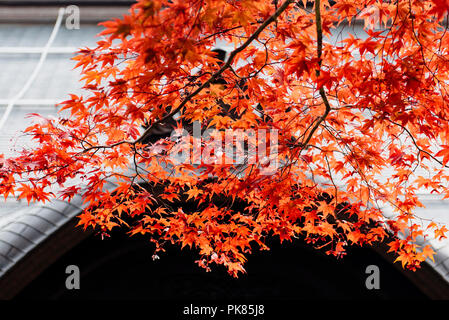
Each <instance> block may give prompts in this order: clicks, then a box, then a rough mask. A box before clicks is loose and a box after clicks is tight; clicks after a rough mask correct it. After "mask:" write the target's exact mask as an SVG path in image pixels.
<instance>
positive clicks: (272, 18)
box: [134, 0, 294, 144]
mask: <svg viewBox="0 0 449 320" xmlns="http://www.w3.org/2000/svg"><path fill="white" fill-rule="evenodd" d="M293 2H294V0H286V1H285V2H284V3H283V4H282V5H281V6H280V7H279V8H278V9H277V10H276V11H275V12H274V13H273V15H271V16H270V17H269V18H268V19H267V20H265V21H264V22H263V23H262V24H261V25H260V26H259V28H257V30H256V31H255V32H254V33H253V34H252V35H251V36H250V37H249V38H248V39H247V40H246V41H245V43H243V44H242V45H241V46H240V47H238V48H237V49H235V50H234V51H232V52H231V54H230V55H229V59H228V61H226V63H224V64H223V66H222V67H221V68H220V70H218V71H217V72H215V73H214V74H213V75H212V77H210V78H209V80H207V81H206V82H204V83H203V84H202V85H201V86H199V87H198V88H197V89H196V90H195V91H193V92H192V93H190V94H189V95H188V96H187V97H186V98H185V99H184V100H183V101H182V102H181V103H180V104H179V106H178V107H176V108H175V109H174V110H172V111H171V112H170V113H169V114H167V115H166V116H164V117H163V118H161V119H159V120H157V121H155V122H153V123H152V124H151V125H150V126H149V127H148V128H147V129H146V130H145V131H144V132H143V134H142V135H141V136H140V137H139V138H138V139H137V140H136V141H135V142H134V144H136V143H139V142H142V141H143V140H145V138H147V137H148V135H150V133H151V129H152V128H153V127H154V126H155V125H156V124H158V123H161V122H163V121H165V120H167V119H168V118H170V117H172V116H173V115H175V114H176V113H177V112H178V111H179V110H181V109H182V108H183V107H184V106H185V105H186V104H187V102H189V101H190V100H192V98H193V97H195V96H196V95H197V94H199V93H200V92H201V91H202V90H203V89H204V88H206V87H208V86H209V85H210V84H211V83H212V82H213V81H214V80H215V79H217V78H218V77H219V76H220V75H221V74H222V73H223V72H224V71H225V70H226V69H228V68H229V67H230V66H231V64H232V61H233V60H234V58H235V56H236V55H237V54H238V53H240V52H241V51H243V50H244V49H245V48H246V47H248V46H249V45H250V44H251V42H253V41H254V40H256V39H257V38H258V37H259V35H260V34H261V33H262V31H263V30H265V28H266V27H267V26H268V25H270V24H271V23H272V22H274V21H276V19H277V18H278V17H279V16H280V15H281V13H282V12H284V11H285V10H286V9H287V7H288V6H289V5H290V4H291V3H293Z"/></svg>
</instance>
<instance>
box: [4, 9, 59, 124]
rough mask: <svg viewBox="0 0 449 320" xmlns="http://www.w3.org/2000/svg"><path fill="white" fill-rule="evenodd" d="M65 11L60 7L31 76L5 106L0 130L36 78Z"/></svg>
mask: <svg viewBox="0 0 449 320" xmlns="http://www.w3.org/2000/svg"><path fill="white" fill-rule="evenodd" d="M64 13H65V8H60V9H59V11H58V18H57V19H56V23H55V25H54V27H53V31H52V32H51V35H50V38H48V41H47V44H46V45H45V47H44V49H43V51H42V54H41V57H40V59H39V62H38V63H37V65H36V67H35V68H34V70H33V73H32V74H31V76H30V77H29V78H28V80H27V82H26V83H25V85H24V86H23V87H22V89H21V90H20V92H19V93H18V94H17V95H16V96H15V97H14V98H12V99H11V100H10V101H9V104H8V106H7V107H6V110H5V113H4V114H3V116H2V118H1V119H0V131H2V130H3V127H4V125H5V123H6V120H8V117H9V114H10V113H11V111H12V109H13V107H14V104H15V103H16V101H17V100H19V99H20V98H22V96H23V95H24V94H25V93H26V92H27V91H28V89H29V88H30V86H31V84H32V83H33V82H34V80H35V79H36V77H37V75H38V74H39V71H40V69H41V68H42V65H43V64H44V62H45V59H46V58H47V55H48V51H49V49H50V47H51V45H52V43H53V41H54V40H55V38H56V35H57V34H58V31H59V27H60V26H61V22H62V18H63V16H64Z"/></svg>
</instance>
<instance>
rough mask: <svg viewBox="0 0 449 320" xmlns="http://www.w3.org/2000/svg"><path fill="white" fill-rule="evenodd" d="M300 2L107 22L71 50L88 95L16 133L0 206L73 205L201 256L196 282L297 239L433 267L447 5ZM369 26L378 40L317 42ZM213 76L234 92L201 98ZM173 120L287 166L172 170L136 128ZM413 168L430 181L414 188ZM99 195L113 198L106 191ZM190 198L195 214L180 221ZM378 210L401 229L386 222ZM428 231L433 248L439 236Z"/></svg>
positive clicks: (438, 1) (86, 216) (2, 170)
mask: <svg viewBox="0 0 449 320" xmlns="http://www.w3.org/2000/svg"><path fill="white" fill-rule="evenodd" d="M306 2H307V1H303V3H301V1H299V2H298V3H296V2H294V1H291V0H286V2H283V3H281V2H279V3H278V2H277V1H267V0H240V1H234V0H182V1H181V0H171V1H168V0H140V1H138V2H137V3H136V4H135V5H133V6H132V8H131V10H130V12H129V14H128V15H127V16H125V17H123V18H122V19H116V20H114V21H108V22H105V23H103V26H104V27H105V30H104V31H103V32H102V33H101V35H103V36H104V37H103V38H102V40H99V41H98V42H97V47H96V48H93V49H91V48H85V49H82V50H80V51H79V55H78V56H77V57H76V58H75V60H76V61H77V67H78V68H80V69H81V71H82V74H83V77H82V81H84V82H85V86H84V88H85V89H86V91H87V92H88V94H86V95H85V96H76V95H71V96H70V99H69V100H67V101H65V102H63V103H62V104H61V105H62V108H61V110H66V112H67V111H69V112H70V115H68V116H66V117H63V116H62V115H61V117H60V118H58V119H53V120H52V119H43V120H42V119H41V121H39V122H38V123H36V124H34V125H32V126H30V127H29V128H28V129H27V130H26V134H28V135H30V136H31V137H32V138H33V139H34V140H35V141H36V142H37V143H38V146H37V147H35V148H32V149H27V150H23V151H22V152H21V153H20V155H18V156H17V157H15V158H11V159H4V158H1V159H0V181H1V185H0V193H1V194H3V195H4V196H5V197H6V196H8V194H14V193H16V194H18V196H19V198H26V199H27V200H28V201H45V200H48V199H50V198H52V197H57V196H59V197H61V198H62V199H68V200H70V199H71V198H72V197H73V196H75V195H76V194H80V193H82V194H83V197H84V200H85V202H86V203H88V207H87V208H86V210H85V211H84V212H83V213H82V214H81V215H80V224H81V225H83V226H84V227H85V228H87V227H89V226H92V227H94V228H98V229H99V230H101V232H103V233H105V234H106V233H107V232H109V231H110V230H111V229H112V228H114V227H123V228H129V230H130V233H131V234H138V233H141V234H145V235H147V236H148V237H149V238H150V239H152V241H154V242H155V244H156V247H157V250H163V245H164V243H167V242H168V243H173V244H179V245H180V246H181V247H184V246H190V247H194V248H197V249H198V251H199V254H200V255H201V257H200V259H199V260H198V263H199V264H200V265H201V266H203V267H205V268H209V266H210V265H211V264H213V263H216V264H221V265H224V266H226V267H227V269H228V270H229V272H230V274H232V275H234V276H236V275H237V274H238V273H239V272H242V271H244V268H243V264H244V262H245V259H246V256H247V254H249V253H250V252H251V250H252V249H254V247H255V246H259V247H260V248H262V249H267V247H266V245H265V243H266V239H267V238H268V237H279V238H280V240H281V241H284V240H288V241H290V240H293V239H294V238H297V237H299V236H303V237H305V239H306V241H307V242H309V243H311V244H312V245H314V246H316V247H317V248H324V249H325V250H326V252H327V253H328V254H333V255H335V256H341V255H343V254H344V251H345V247H347V246H348V245H372V244H375V243H376V242H378V241H381V240H383V239H384V238H385V237H386V235H387V233H388V232H389V231H391V233H392V234H394V235H395V236H397V235H403V236H402V237H397V238H394V240H392V242H390V247H391V251H394V252H395V253H397V254H398V260H399V261H401V262H402V264H403V266H404V267H408V268H410V269H414V268H416V267H417V266H419V263H420V262H421V261H423V260H425V259H426V258H427V257H431V256H432V250H431V249H430V247H425V248H419V246H418V245H417V244H416V239H417V237H419V236H421V235H424V231H425V230H424V229H425V228H422V227H421V226H420V224H419V223H418V222H417V217H415V215H414V210H415V208H416V207H419V206H421V203H420V202H419V201H418V199H417V196H416V193H417V191H418V189H419V188H428V189H430V190H431V191H432V192H435V193H439V194H443V195H444V194H445V195H449V188H448V187H447V186H448V181H449V175H448V172H447V171H445V170H446V169H447V167H448V166H447V165H448V162H449V123H448V121H449V106H448V103H449V97H448V92H447V89H448V80H449V73H448V72H449V60H448V59H447V55H448V52H447V51H448V48H449V32H447V25H445V22H444V21H443V18H444V17H445V14H446V13H447V8H448V5H447V4H448V3H447V1H442V0H429V1H424V0H398V1H394V2H393V1H391V2H390V1H376V0H342V1H337V2H336V4H334V5H331V4H329V3H328V1H326V0H323V1H315V5H318V8H319V10H311V8H305V5H306ZM367 8H371V9H373V10H370V11H366V10H365V9H367ZM367 12H368V13H367ZM370 12H371V13H372V14H375V15H376V17H378V18H379V23H380V28H377V29H376V26H373V25H371V24H368V25H367V26H366V28H365V32H366V36H363V37H357V35H351V34H349V35H348V36H347V38H343V39H342V41H340V42H335V41H332V42H328V41H323V39H326V37H330V36H331V35H332V34H335V33H338V32H340V31H341V30H340V29H339V28H341V26H342V23H345V21H346V22H347V23H350V24H351V23H354V21H355V20H357V19H361V18H370V15H371V13H370ZM216 41H226V42H228V43H230V44H232V45H233V46H234V48H235V50H234V51H232V52H231V54H230V57H229V59H230V60H229V61H228V63H226V64H224V65H220V64H218V63H217V59H216V58H215V56H214V54H213V53H212V52H211V50H212V49H213V48H214V45H215V43H216ZM218 78H221V79H224V80H225V81H226V85H221V86H211V84H212V83H214V80H216V79H218ZM242 81H243V82H244V86H242V85H241V83H242ZM217 101H221V102H222V104H223V103H224V104H226V105H228V106H229V110H230V111H232V112H233V114H237V115H238V117H233V116H232V115H231V114H230V113H229V112H225V111H226V110H223V108H222V104H220V103H217ZM256 105H258V106H259V107H260V108H258V112H255V106H256ZM229 110H228V111H229ZM177 112H179V113H180V114H181V118H180V121H182V123H191V122H192V121H200V122H202V123H203V125H204V126H214V127H215V128H217V129H220V130H222V129H234V130H237V129H243V130H245V129H254V130H257V129H266V128H272V129H273V128H274V129H276V130H278V131H279V148H278V157H279V159H280V166H279V168H278V169H277V170H276V171H275V172H274V173H273V174H272V175H265V174H263V173H262V171H261V168H260V166H259V165H258V164H257V163H256V164H248V165H246V166H245V165H244V166H233V165H229V164H205V163H202V164H200V165H196V166H192V165H191V164H189V163H184V164H177V163H173V161H172V159H171V158H170V157H169V153H168V152H167V151H168V150H170V148H172V147H173V145H174V142H173V141H171V140H169V139H165V140H163V141H159V142H157V143H154V144H148V143H145V140H144V139H142V138H141V137H142V125H145V126H146V128H149V129H147V131H146V132H150V131H151V128H153V127H155V126H157V125H158V124H160V123H162V122H164V121H165V120H167V119H168V118H169V117H171V116H172V115H174V114H175V113H177ZM204 147H205V145H204V144H203V145H200V148H204ZM431 163H433V164H434V166H431ZM129 168H131V169H132V170H130V171H129V170H128V169H129ZM418 169H419V170H425V171H426V175H425V176H423V175H419V176H418V177H415V176H414V173H415V172H418V171H417V170H418ZM127 170H128V171H127ZM385 172H386V173H387V174H385ZM211 177H213V179H211ZM382 177H386V179H382ZM74 179H78V180H81V182H82V183H79V182H76V183H73V180H74ZM107 180H109V181H112V182H114V183H116V184H117V187H116V188H115V189H114V190H106V189H105V188H104V186H105V183H106V181H107ZM82 185H85V187H83V188H82V187H81V186H82ZM55 186H59V187H58V188H59V191H56V190H55ZM323 195H326V197H323ZM217 198H218V199H227V200H226V201H224V202H221V204H217V203H216V202H214V201H213V199H217ZM187 199H188V200H189V201H190V200H194V201H196V202H195V203H196V204H197V205H198V206H197V210H190V211H189V212H185V211H184V210H183V209H182V207H179V206H175V205H174V203H176V202H178V203H179V202H180V201H181V202H182V201H184V200H187ZM236 201H239V202H241V203H245V204H246V205H245V208H244V209H241V208H240V209H238V210H237V209H235V207H233V203H234V202H236ZM386 204H388V205H390V206H392V207H393V208H394V209H395V210H396V213H397V215H396V216H395V217H393V218H391V219H389V220H388V221H386V219H384V217H383V215H382V210H381V207H382V205H386ZM342 206H343V207H344V208H343V207H342ZM130 221H132V223H131V222H130ZM428 229H429V230H434V231H435V236H436V237H438V238H442V237H445V235H444V234H445V232H446V231H447V230H446V229H445V228H444V226H443V227H442V226H441V225H438V224H431V225H429V226H428Z"/></svg>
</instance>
